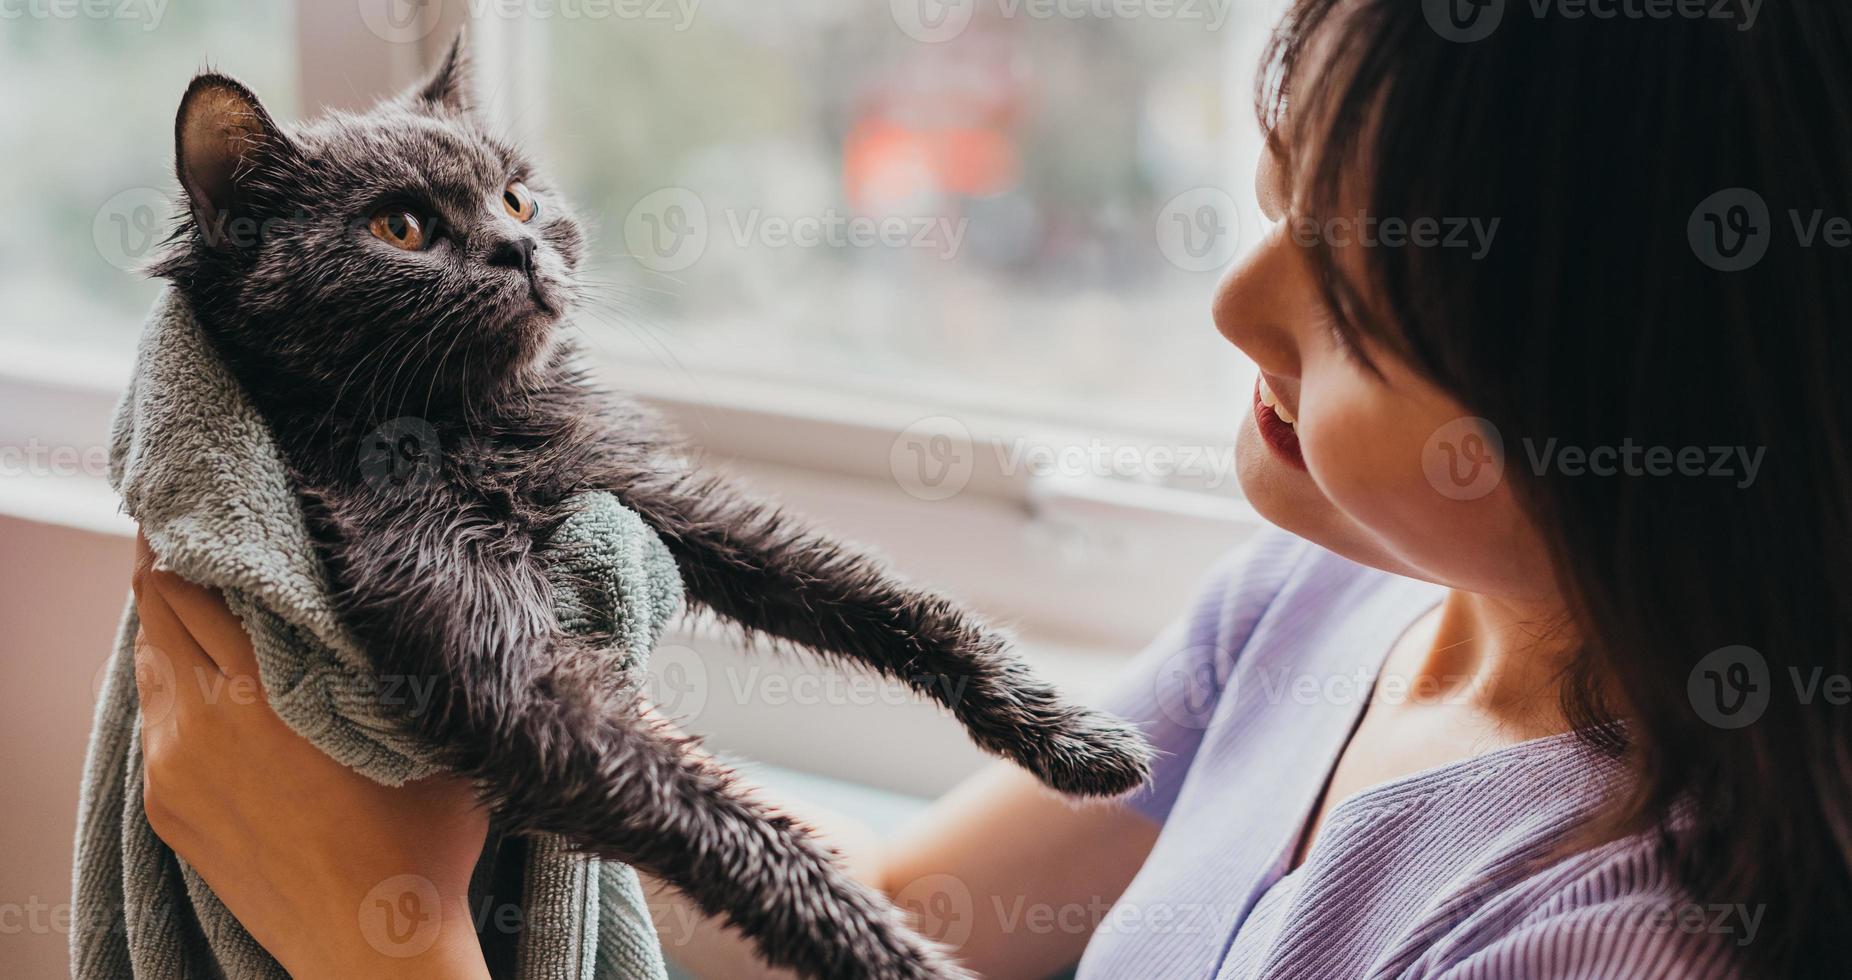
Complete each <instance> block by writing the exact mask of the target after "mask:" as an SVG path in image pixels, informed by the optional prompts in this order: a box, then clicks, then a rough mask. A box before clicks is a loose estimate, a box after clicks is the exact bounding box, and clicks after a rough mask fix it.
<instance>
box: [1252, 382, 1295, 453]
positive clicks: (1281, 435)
mask: <svg viewBox="0 0 1852 980" xmlns="http://www.w3.org/2000/svg"><path fill="white" fill-rule="evenodd" d="M1265 385H1266V381H1265V380H1260V379H1257V380H1256V381H1255V382H1254V427H1255V428H1257V429H1259V430H1260V439H1261V441H1262V442H1264V443H1266V444H1267V448H1268V449H1271V450H1273V454H1274V455H1276V456H1278V457H1280V458H1281V459H1283V460H1285V461H1286V462H1288V463H1290V464H1291V465H1293V466H1295V467H1297V468H1299V469H1302V470H1303V469H1305V457H1304V456H1303V455H1301V454H1300V452H1299V432H1298V430H1296V429H1294V428H1293V427H1292V425H1290V424H1288V423H1287V421H1286V420H1285V419H1282V418H1280V413H1278V412H1276V411H1274V410H1273V407H1272V406H1270V405H1268V404H1267V400H1265V399H1263V398H1262V397H1261V393H1262V392H1263V391H1264V390H1265V387H1264V386H1265ZM1276 400H1277V399H1276Z"/></svg>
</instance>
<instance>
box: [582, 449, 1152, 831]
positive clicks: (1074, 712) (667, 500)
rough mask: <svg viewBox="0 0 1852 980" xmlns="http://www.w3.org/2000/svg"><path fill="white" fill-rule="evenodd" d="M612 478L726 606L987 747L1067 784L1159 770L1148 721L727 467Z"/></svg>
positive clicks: (699, 583) (1115, 781) (1091, 784)
mask: <svg viewBox="0 0 1852 980" xmlns="http://www.w3.org/2000/svg"><path fill="white" fill-rule="evenodd" d="M624 469H626V470H627V469H628V467H625V468H624ZM611 482H613V483H616V484H618V485H616V486H613V489H614V491H615V492H617V494H618V496H619V497H620V498H621V499H622V500H623V501H624V503H625V504H626V505H628V506H629V507H630V508H632V509H633V510H635V511H637V512H638V513H639V514H641V515H643V517H644V519H645V520H646V521H648V522H649V523H650V524H651V525H652V526H653V527H655V528H656V530H657V531H658V532H659V533H660V534H661V535H662V537H663V539H664V540H665V541H667V542H668V544H669V549H670V550H671V551H672V552H674V554H675V556H676V560H677V561H678V562H679V563H680V565H681V570H682V576H683V579H684V580H685V581H686V583H687V587H688V593H689V596H690V598H691V599H693V600H694V601H696V602H698V603H700V604H701V605H703V606H705V607H707V608H708V609H710V610H712V611H714V612H715V613H718V614H719V615H721V616H723V617H725V618H727V619H730V620H732V621H734V622H736V623H738V624H740V625H741V626H744V627H746V628H747V629H749V630H755V631H760V632H764V633H767V634H770V635H772V636H775V637H778V638H781V639H784V640H787V641H790V642H792V643H796V644H799V645H801V646H804V647H807V648H809V649H811V650H814V651H817V652H819V653H822V654H827V655H833V656H836V657H838V658H841V659H842V660H844V661H847V662H849V663H852V664H861V665H865V666H869V667H873V668H874V669H876V670H878V671H880V672H881V673H882V674H884V675H886V676H888V677H890V678H894V679H896V680H899V681H902V682H904V683H906V684H908V685H910V686H911V687H912V688H913V689H914V690H916V691H918V692H919V693H921V694H923V695H925V696H926V697H929V698H931V699H933V700H935V701H937V702H939V703H940V704H942V705H944V706H945V707H947V708H948V709H950V710H951V712H952V714H953V715H954V716H955V717H956V718H957V719H958V720H959V721H960V722H961V723H962V724H963V725H964V726H965V728H966V729H967V730H968V731H970V733H971V737H972V739H973V740H974V741H975V742H976V743H977V744H978V745H979V746H981V747H983V748H984V749H987V750H989V751H991V752H993V753H996V754H998V755H1001V756H1004V757H1005V758H1008V759H1012V760H1014V761H1016V762H1017V763H1019V764H1020V765H1022V766H1023V767H1024V768H1025V769H1028V770H1029V771H1030V772H1032V773H1034V774H1035V775H1036V776H1037V777H1039V778H1040V779H1041V780H1042V781H1043V782H1045V783H1047V784H1048V785H1049V786H1052V787H1054V788H1055V789H1057V790H1060V791H1061V792H1063V793H1068V794H1073V795H1079V796H1115V795H1118V794H1121V793H1125V792H1127V791H1129V790H1132V789H1135V788H1136V787H1138V786H1139V785H1141V784H1142V783H1143V782H1144V781H1145V779H1146V778H1147V776H1148V774H1149V756H1150V749H1149V746H1148V745H1147V744H1146V742H1145V740H1144V738H1143V736H1142V735H1140V734H1139V733H1138V732H1137V730H1136V729H1134V728H1132V727H1131V726H1129V725H1127V724H1125V723H1124V722H1122V721H1119V720H1118V719H1115V718H1112V717H1111V716H1109V715H1106V714H1104V713H1101V712H1098V711H1094V710H1092V709H1090V708H1086V707H1083V706H1079V705H1076V704H1072V703H1070V702H1068V701H1065V700H1064V699H1062V698H1061V697H1060V696H1059V695H1058V694H1057V693H1056V692H1055V690H1054V689H1053V688H1052V687H1050V686H1049V685H1048V684H1047V683H1046V682H1044V681H1042V680H1041V679H1040V678H1038V677H1037V676H1035V674H1034V672H1033V671H1031V670H1030V669H1029V668H1028V666H1027V665H1025V664H1024V663H1023V662H1022V661H1021V660H1019V659H1018V658H1016V657H1015V656H1014V655H1013V654H1011V653H1010V651H1009V649H1008V643H1007V641H1006V640H1005V639H1004V638H1003V637H1002V636H1001V635H999V634H998V633H996V632H994V631H992V630H990V629H987V628H985V627H984V626H983V625H981V624H980V623H979V622H978V620H977V618H976V617H975V616H973V615H972V614H971V613H969V612H967V611H966V610H965V609H963V608H962V607H960V606H959V605H957V604H956V603H954V602H952V601H951V600H949V599H947V598H945V597H943V596H940V595H936V594H934V593H931V592H927V591H924V590H921V589H916V588H912V587H910V586H908V585H906V584H905V583H903V582H901V581H899V580H898V579H897V578H895V577H894V576H893V575H891V574H890V573H889V572H888V571H887V570H886V568H885V567H884V566H883V565H882V564H881V563H880V562H879V561H878V560H876V559H874V558H872V557H870V556H868V555H865V554H862V553H860V552H857V551H855V550H853V549H851V548H850V547H848V546H846V545H843V544H840V543H838V542H836V541H833V540H831V539H830V538H828V537H825V536H824V535H821V534H818V533H816V532H814V531H811V530H809V529H807V528H805V527H802V526H801V525H799V524H798V523H797V522H796V521H794V520H792V519H791V518H789V517H787V516H785V515H784V514H781V513H780V512H779V511H777V510H776V509H775V508H772V507H769V506H766V505H763V504H760V503H757V502H755V501H752V500H749V499H747V498H746V497H744V496H743V495H741V494H740V493H738V492H737V491H735V490H732V489H730V488H729V487H728V486H727V485H726V484H725V483H724V482H723V481H721V480H718V479H716V478H713V477H703V476H699V475H695V474H686V473H684V474H675V473H661V472H660V471H659V472H658V474H657V475H655V476H653V477H643V478H635V477H632V478H630V479H625V478H624V477H623V476H622V475H621V474H619V473H615V472H614V474H613V479H612V481H611Z"/></svg>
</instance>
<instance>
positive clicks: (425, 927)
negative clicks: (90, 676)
mask: <svg viewBox="0 0 1852 980" xmlns="http://www.w3.org/2000/svg"><path fill="white" fill-rule="evenodd" d="M153 566H154V556H153V554H152V553H151V552H150V551H149V550H148V545H147V542H146V541H144V540H140V539H138V540H137V544H136V562H135V577H134V586H135V597H136V609H137V611H138V612H139V614H140V617H141V633H140V634H138V635H137V636H136V638H135V676H136V680H137V687H138V689H139V691H140V694H141V704H142V757H143V765H144V772H145V775H146V781H145V788H144V792H143V801H144V803H145V805H146V808H147V813H148V822H149V823H150V824H151V825H152V826H153V827H154V831H155V833H157V834H159V835H160V837H161V839H162V840H164V841H166V842H167V844H168V846H170V847H172V848H173V849H174V850H175V852H177V853H178V854H179V855H180V856H181V857H183V858H185V859H186V861H187V863H188V864H190V865H192V866H193V868H194V869H195V870H197V871H198V872H199V874H200V876H201V877H203V878H204V879H205V880H206V883H207V884H209V885H211V886H212V890H213V891H214V892H215V893H217V894H218V896H219V898H221V899H223V900H224V902H225V905H226V907H227V908H229V909H230V910H231V912H232V914H233V915H236V916H237V917H238V920H239V921H240V922H242V923H243V924H244V926H245V928H246V929H248V930H249V931H250V933H251V935H252V936H253V937H254V938H256V939H257V941H258V942H260V943H262V944H263V946H264V948H265V949H266V950H269V952H270V954H271V955H272V956H275V957H276V959H277V961H278V962H279V963H281V964H282V965H283V967H284V968H285V969H286V970H288V971H289V972H290V974H291V975H292V976H295V977H299V978H304V980H319V978H324V977H327V978H350V977H352V978H368V977H395V978H396V977H410V978H417V977H446V978H451V977H472V978H473V977H487V976H488V970H487V968H486V967H485V965H484V962H483V958H482V951H481V948H480V946H479V945H478V943H477V941H476V934H475V931H474V929H473V927H472V924H471V920H470V915H469V911H470V910H469V909H468V908H467V904H468V902H467V895H468V887H469V877H470V872H471V870H472V869H473V868H474V866H475V862H476V858H477V856H478V854H479V853H480V852H481V850H482V845H483V839H484V837H485V835H486V834H487V831H488V818H487V816H486V815H485V814H484V813H483V812H482V810H481V809H480V808H479V807H478V806H477V805H476V803H475V798H474V794H473V793H472V791H471V788H470V787H469V786H468V785H467V784H465V783H463V782H460V781H457V780H454V779H446V778H433V779H427V780H423V781H420V782H417V783H411V784H408V785H405V786H402V787H398V788H389V787H386V786H381V785H379V784H378V783H375V782H373V781H372V780H370V779H367V778H366V777H365V776H362V775H360V774H359V773H357V772H355V771H353V770H351V769H349V768H347V767H346V766H343V765H341V764H340V763H338V762H336V761H334V760H333V759H331V758H329V757H328V756H326V755H324V754H323V753H322V752H321V751H320V750H318V749H316V748H315V747H314V746H312V745H310V744H309V743H308V742H307V741H306V740H304V739H303V738H302V737H301V736H299V735H297V734H296V733H295V732H294V731H292V730H290V728H289V727H288V726H287V725H285V724H284V723H283V721H282V719H280V718H278V717H277V715H276V713H275V712H273V711H272V710H271V709H270V705H269V703H268V702H267V701H266V700H265V698H264V694H263V689H262V688H261V686H260V685H259V682H258V676H257V662H256V658H255V656H254V654H253V653H252V650H251V643H250V640H249V639H248V638H247V637H246V636H245V634H244V630H243V627H242V626H240V625H239V622H238V620H237V618H236V617H234V616H233V615H232V614H231V612H230V611H229V610H227V609H226V608H225V604H224V602H223V601H222V600H221V599H220V598H219V596H218V595H217V594H216V593H214V592H212V591H210V590H207V589H203V588H201V587H199V586H197V585H193V584H192V583H189V582H186V581H184V580H183V579H181V578H180V577H179V576H177V575H174V574H172V573H170V572H161V571H156V570H155V569H154V567H153Z"/></svg>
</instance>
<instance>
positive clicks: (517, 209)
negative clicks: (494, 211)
mask: <svg viewBox="0 0 1852 980" xmlns="http://www.w3.org/2000/svg"><path fill="white" fill-rule="evenodd" d="M502 207H504V208H507V209H508V214H509V216H510V217H512V218H514V219H515V220H516V221H519V222H522V223H526V222H529V221H532V220H534V215H535V213H537V212H538V211H539V210H540V206H539V205H538V204H535V203H534V195H533V193H532V192H531V191H529V190H528V189H527V185H526V184H523V183H521V182H520V181H518V180H511V181H509V182H508V186H507V187H504V188H502Z"/></svg>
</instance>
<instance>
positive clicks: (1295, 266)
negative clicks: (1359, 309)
mask: <svg viewBox="0 0 1852 980" xmlns="http://www.w3.org/2000/svg"><path fill="white" fill-rule="evenodd" d="M1285 229H1286V226H1285V225H1283V224H1282V225H1280V226H1278V227H1276V228H1274V229H1273V230H1272V231H1271V232H1270V233H1269V234H1268V235H1267V237H1266V238H1265V239H1264V240H1262V242H1261V243H1260V245H1259V246H1257V247H1256V248H1255V249H1254V250H1253V251H1252V252H1250V253H1248V255H1247V256H1246V257H1245V258H1243V259H1242V260H1241V261H1240V262H1238V263H1236V264H1235V265H1234V267H1233V268H1231V269H1229V270H1228V272H1227V274H1226V275H1224V276H1223V277H1222V281H1221V283H1220V284H1219V285H1217V287H1216V293H1215V302H1214V317H1215V327H1216V329H1217V330H1219V331H1221V333H1222V336H1224V337H1226V338H1228V341H1229V343H1232V344H1234V345H1235V346H1236V347H1239V348H1241V350H1242V351H1243V352H1244V353H1246V354H1247V355H1248V357H1249V358H1251V359H1252V360H1253V361H1254V362H1255V363H1256V364H1259V365H1260V367H1261V369H1262V370H1264V371H1266V372H1267V373H1269V374H1273V375H1276V376H1281V377H1295V376H1297V375H1298V373H1299V330H1300V329H1302V328H1303V326H1304V325H1305V324H1308V323H1312V322H1316V321H1315V319H1314V318H1315V317H1317V316H1319V315H1321V313H1320V311H1321V310H1322V309H1323V304H1322V300H1321V299H1320V296H1319V292H1318V284H1317V281H1316V280H1315V279H1314V277H1313V276H1312V274H1311V271H1310V269H1309V268H1308V266H1307V263H1306V261H1305V255H1304V251H1303V250H1302V249H1301V248H1300V247H1299V246H1298V245H1297V244H1296V243H1295V242H1293V241H1292V239H1291V237H1290V236H1289V235H1287V234H1286V230H1285Z"/></svg>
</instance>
